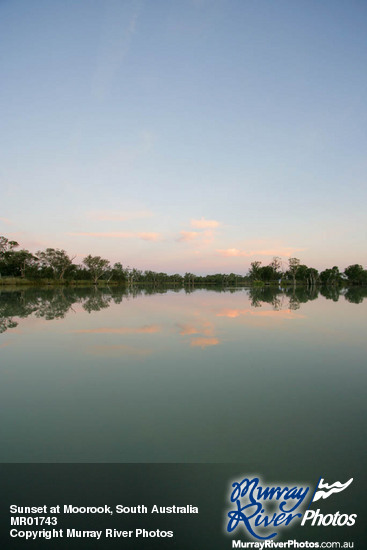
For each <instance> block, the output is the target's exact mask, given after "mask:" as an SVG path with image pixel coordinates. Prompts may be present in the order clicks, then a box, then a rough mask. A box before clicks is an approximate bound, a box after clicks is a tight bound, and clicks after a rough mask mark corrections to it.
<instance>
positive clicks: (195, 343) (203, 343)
mask: <svg viewBox="0 0 367 550" xmlns="http://www.w3.org/2000/svg"><path fill="white" fill-rule="evenodd" d="M218 344H219V340H218V338H192V340H191V344H190V345H191V347H193V348H198V347H200V348H202V349H204V348H207V347H208V346H217V345H218Z"/></svg>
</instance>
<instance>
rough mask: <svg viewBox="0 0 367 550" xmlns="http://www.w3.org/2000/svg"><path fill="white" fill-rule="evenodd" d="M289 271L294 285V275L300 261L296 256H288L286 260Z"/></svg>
mask: <svg viewBox="0 0 367 550" xmlns="http://www.w3.org/2000/svg"><path fill="white" fill-rule="evenodd" d="M288 266H289V272H290V274H291V276H292V279H293V285H294V286H296V275H297V271H298V269H299V266H300V261H299V259H298V258H289V260H288Z"/></svg>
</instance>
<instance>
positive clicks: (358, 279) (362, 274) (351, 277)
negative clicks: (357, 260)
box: [344, 264, 367, 284]
mask: <svg viewBox="0 0 367 550" xmlns="http://www.w3.org/2000/svg"><path fill="white" fill-rule="evenodd" d="M344 274H345V276H346V277H347V279H348V283H351V284H363V283H367V272H366V271H365V270H364V269H363V267H362V266H361V265H360V264H353V265H350V266H348V267H347V268H346V269H345V270H344Z"/></svg>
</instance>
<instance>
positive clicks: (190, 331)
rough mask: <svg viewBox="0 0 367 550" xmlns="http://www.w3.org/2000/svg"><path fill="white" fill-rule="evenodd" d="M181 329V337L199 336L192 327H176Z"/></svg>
mask: <svg viewBox="0 0 367 550" xmlns="http://www.w3.org/2000/svg"><path fill="white" fill-rule="evenodd" d="M178 326H179V328H180V329H181V331H180V334H181V336H186V335H187V334H199V331H198V330H197V329H196V328H195V327H194V326H193V325H178Z"/></svg>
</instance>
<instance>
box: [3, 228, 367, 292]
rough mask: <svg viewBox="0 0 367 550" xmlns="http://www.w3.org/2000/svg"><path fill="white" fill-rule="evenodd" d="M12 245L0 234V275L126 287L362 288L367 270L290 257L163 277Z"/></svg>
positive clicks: (61, 252) (55, 251) (95, 258)
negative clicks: (320, 266)
mask: <svg viewBox="0 0 367 550" xmlns="http://www.w3.org/2000/svg"><path fill="white" fill-rule="evenodd" d="M19 248H20V245H19V244H18V243H17V242H16V241H12V240H9V239H7V238H6V237H4V236H0V277H16V278H22V279H27V280H32V281H37V280H38V281H41V280H42V279H48V280H53V281H59V282H64V281H66V282H67V281H69V282H72V281H74V282H78V281H90V282H91V283H93V284H97V283H98V282H100V281H104V282H106V283H110V282H114V283H120V284H125V285H133V284H134V283H146V284H150V285H153V286H159V285H185V286H194V285H201V284H203V285H218V286H237V285H244V284H253V285H259V286H261V285H266V284H271V283H278V284H283V285H287V284H292V285H293V286H296V285H297V284H302V285H306V286H308V287H312V286H315V285H320V284H321V285H328V286H342V285H344V284H347V285H365V284H367V270H365V269H364V268H363V267H362V266H361V265H360V264H353V265H350V266H348V267H347V268H346V269H345V270H344V271H343V272H341V271H339V268H338V267H337V266H334V267H332V268H328V269H325V270H323V271H321V272H319V271H318V270H317V269H315V268H313V267H308V266H306V265H304V264H301V262H300V260H299V259H298V258H289V259H288V265H287V266H286V268H284V267H283V264H282V260H281V258H279V257H274V258H273V259H272V261H271V262H270V263H269V265H262V262H260V261H254V262H252V263H251V267H250V270H249V272H248V273H247V274H246V275H239V274H236V273H230V274H225V273H216V274H213V275H195V274H194V273H189V272H186V273H185V274H184V275H180V274H179V273H175V274H173V275H168V274H167V273H163V272H155V271H151V270H145V271H143V270H140V269H136V268H130V267H129V266H127V267H124V266H123V265H122V264H121V263H120V262H116V263H114V264H111V263H110V262H109V260H107V259H105V258H101V257H100V256H92V255H91V254H89V255H88V256H86V257H85V258H84V259H83V261H82V263H81V264H75V263H73V260H74V259H75V256H74V257H72V256H70V255H69V254H68V253H67V252H66V251H65V250H61V249H58V248H46V249H45V250H39V251H38V252H36V253H35V254H32V253H31V252H29V250H26V249H24V248H22V249H19Z"/></svg>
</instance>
